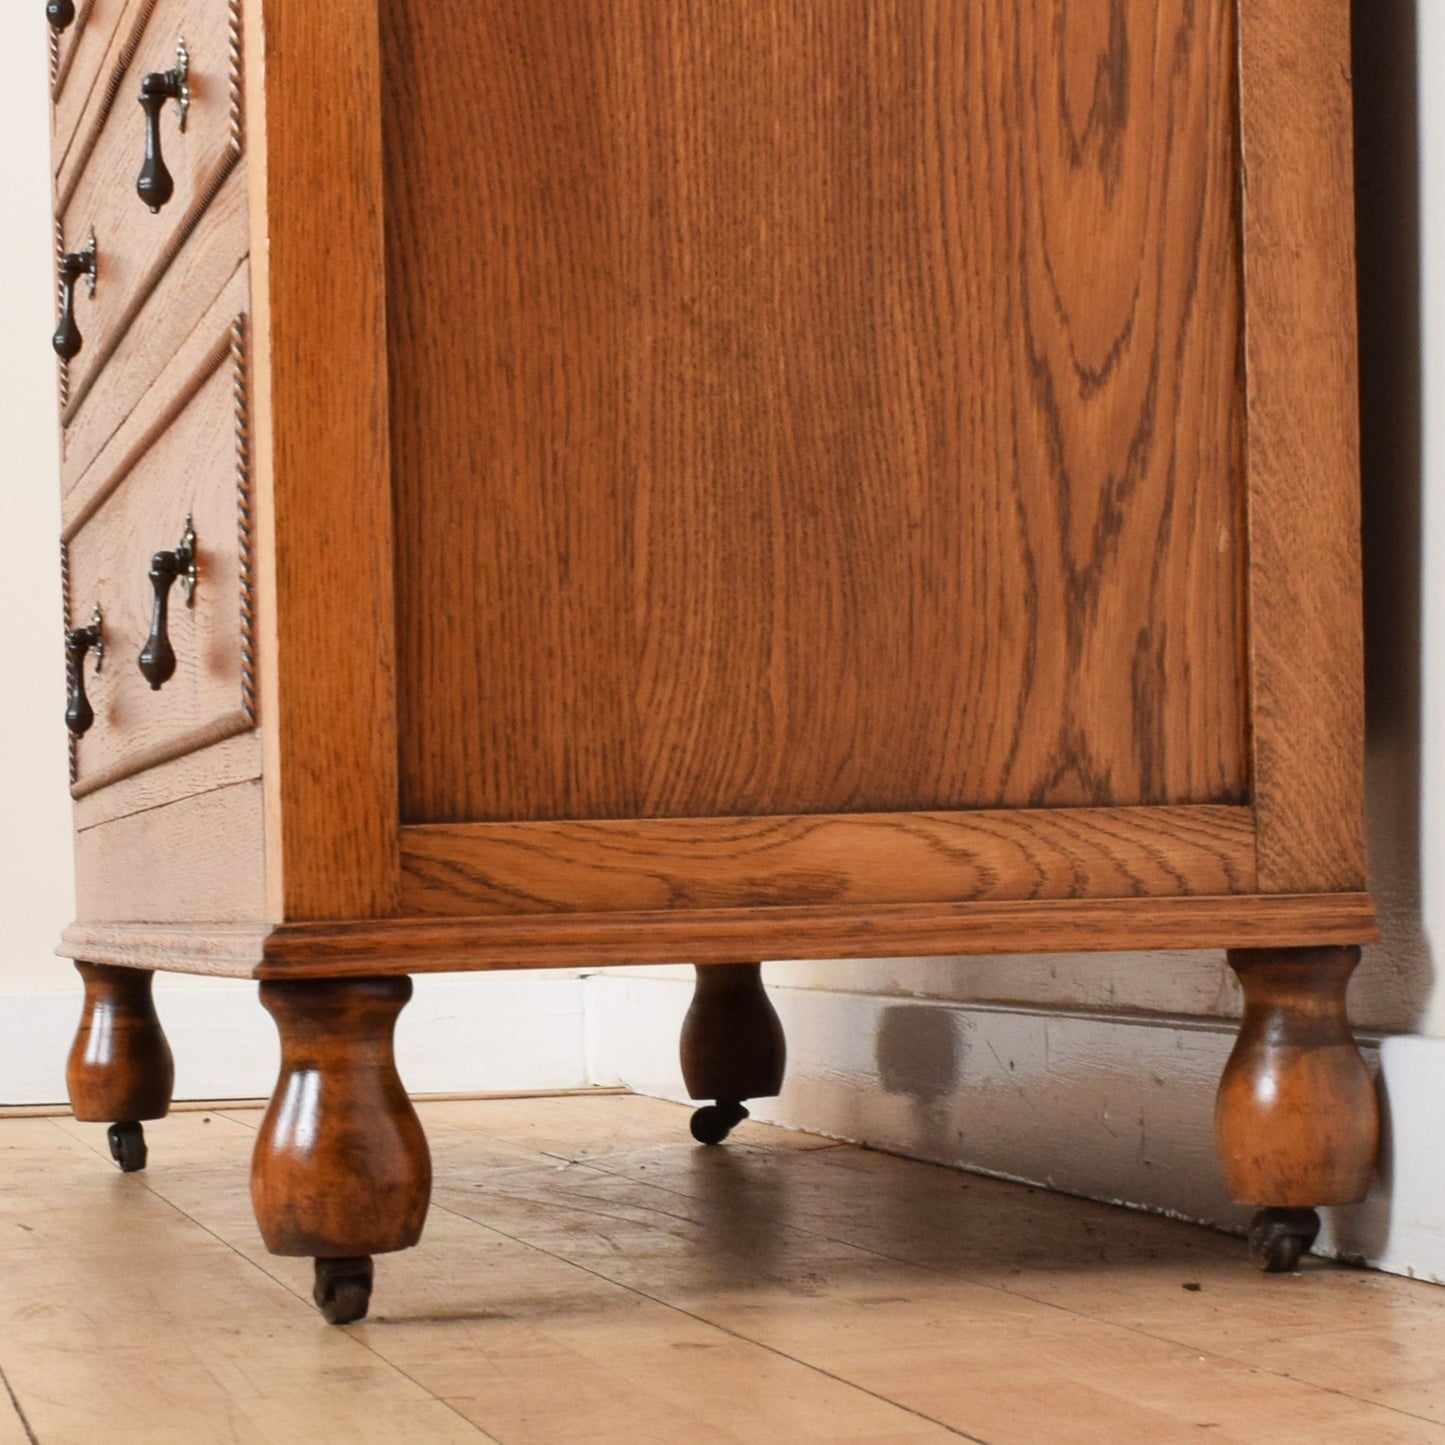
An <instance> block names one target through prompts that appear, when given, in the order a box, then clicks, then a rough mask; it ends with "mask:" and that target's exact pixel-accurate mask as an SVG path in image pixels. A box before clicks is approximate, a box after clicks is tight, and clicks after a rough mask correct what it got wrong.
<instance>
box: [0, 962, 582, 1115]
mask: <svg viewBox="0 0 1445 1445" xmlns="http://www.w3.org/2000/svg"><path fill="white" fill-rule="evenodd" d="M415 983H416V993H415V995H414V997H413V998H412V1001H411V1003H409V1004H408V1005H407V1007H406V1008H405V1009H404V1010H403V1012H402V1015H401V1021H400V1023H399V1024H398V1025H397V1036H396V1049H397V1063H398V1066H399V1068H400V1070H401V1076H402V1078H403V1079H405V1080H406V1084H407V1087H408V1088H409V1089H410V1090H411V1091H412V1092H413V1093H416V1094H453V1093H455V1094H462V1093H474V1092H475V1093H486V1092H490V1091H494V1090H525V1089H575V1088H582V1087H584V1086H585V1084H586V1082H587V1077H586V1057H587V1055H586V1036H585V1029H586V1019H585V1012H584V1002H585V989H586V984H587V980H586V979H585V978H584V977H583V976H582V975H581V974H579V973H494V974H488V975H486V976H485V977H484V978H479V977H476V976H474V975H469V976H450V975H448V976H443V977H436V978H433V977H421V978H418V979H416V980H415ZM156 1007H157V1010H158V1012H159V1013H160V1017H161V1023H162V1025H163V1027H164V1028H165V1031H166V1037H167V1038H168V1039H169V1040H170V1044H171V1049H172V1052H173V1053H174V1054H175V1058H176V1098H177V1099H251V1098H265V1097H266V1096H267V1095H269V1094H270V1092H271V1087H272V1085H273V1084H274V1083H275V1082H276V1070H277V1065H278V1062H279V1059H280V1051H279V1049H278V1047H277V1043H276V1027H275V1025H274V1024H273V1023H272V1022H271V1019H270V1017H269V1016H268V1015H267V1013H266V1011H265V1010H264V1009H263V1008H262V1007H261V1005H260V1003H259V1002H258V1000H257V996H256V986H255V985H254V984H236V985H230V986H215V985H211V986H205V987H191V988H187V987H183V986H182V987H175V986H170V987H164V988H160V987H158V988H157V990H156ZM79 1016H80V995H79V993H78V992H60V991H57V992H55V993H24V994H10V995H0V1104H54V1103H60V1102H63V1101H64V1099H65V1057H66V1054H67V1053H68V1052H69V1050H70V1041H71V1039H72V1037H73V1036H74V1034H75V1024H76V1020H77V1019H78V1018H79Z"/></svg>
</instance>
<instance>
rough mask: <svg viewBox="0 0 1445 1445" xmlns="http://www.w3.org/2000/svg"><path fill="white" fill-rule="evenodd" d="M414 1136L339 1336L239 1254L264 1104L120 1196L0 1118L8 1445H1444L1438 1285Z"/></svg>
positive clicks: (952, 1176) (912, 1198) (568, 1101)
mask: <svg viewBox="0 0 1445 1445" xmlns="http://www.w3.org/2000/svg"><path fill="white" fill-rule="evenodd" d="M421 1113H422V1116H423V1119H424V1121H425V1123H426V1126H427V1130H428V1133H429V1135H430V1138H431V1142H432V1149H433V1154H434V1157H435V1161H436V1173H437V1184H436V1192H435V1196H434V1199H433V1204H432V1212H431V1217H430V1220H429V1223H428V1225H427V1234H426V1238H425V1239H424V1240H423V1242H422V1245H421V1246H420V1247H419V1248H418V1249H415V1250H412V1251H410V1252H408V1253H406V1254H404V1255H392V1256H388V1257H386V1258H385V1259H383V1260H381V1261H380V1262H379V1265H378V1271H377V1287H376V1294H375V1296H374V1298H373V1313H372V1317H371V1319H370V1320H368V1321H367V1322H366V1323H364V1324H361V1325H357V1326H353V1327H351V1328H350V1329H345V1330H338V1329H332V1328H330V1327H328V1326H326V1325H324V1324H322V1323H321V1321H320V1319H319V1317H318V1316H317V1314H316V1313H315V1311H314V1309H313V1307H312V1305H311V1303H310V1301H309V1298H308V1295H309V1289H310V1264H309V1262H307V1261H299V1260H278V1259H272V1258H270V1257H269V1256H268V1255H267V1254H266V1253H265V1251H264V1249H263V1248H262V1245H261V1241H260V1239H259V1237H258V1236H257V1233H256V1228H255V1225H254V1223H253V1222H252V1219H251V1213H250V1207H249V1202H248V1199H247V1192H246V1170H247V1161H248V1157H249V1152H250V1147H251V1141H252V1138H253V1137H254V1132H255V1128H256V1125H257V1122H258V1120H259V1114H258V1113H257V1112H255V1111H253V1110H249V1109H231V1108H227V1109H218V1110H214V1111H210V1112H201V1111H197V1112H185V1113H180V1114H176V1115H173V1116H172V1117H171V1118H170V1119H168V1120H165V1121H164V1122H162V1123H159V1124H155V1125H152V1126H150V1127H149V1129H148V1133H149V1136H150V1141H151V1167H150V1169H149V1171H148V1172H146V1173H145V1174H139V1175H130V1176H122V1175H121V1174H119V1173H117V1172H116V1171H115V1170H114V1169H113V1167H112V1166H111V1165H110V1163H109V1160H108V1158H107V1157H104V1151H105V1140H104V1131H103V1129H101V1128H100V1127H99V1126H94V1125H84V1124H77V1123H74V1122H73V1121H71V1120H69V1119H63V1118H10V1119H4V1120H0V1372H3V1387H0V1445H15V1442H22V1441H25V1440H27V1439H29V1440H38V1441H41V1442H44V1445H62V1442H86V1445H88V1442H100V1445H122V1442H135V1445H141V1442H144V1445H169V1442H177V1445H182V1442H183V1445H205V1442H211V1441H243V1442H260V1441H276V1442H284V1445H298V1442H309V1441H346V1442H355V1441H364V1442H371V1441H376V1442H383V1441H384V1442H388V1445H390V1442H407V1445H411V1442H431V1441H438V1442H441V1441H447V1442H449V1441H469V1442H476V1441H485V1440H496V1441H502V1442H506V1445H572V1442H597V1445H602V1442H609V1445H610V1442H625V1445H652V1442H656V1445H664V1442H666V1445H674V1442H686V1445H710V1442H725V1441H726V1442H736V1441H747V1442H772V1441H779V1442H815V1441H847V1442H850V1445H882V1442H889V1445H892V1442H900V1445H903V1442H909V1445H911V1442H915V1441H933V1440H938V1441H942V1440H947V1439H960V1438H961V1439H965V1440H976V1441H987V1442H989V1445H1053V1442H1068V1445H1090V1442H1105V1445H1123V1442H1133V1441H1141V1442H1148V1445H1167V1442H1174V1441H1192V1442H1198V1441H1203V1440H1208V1441H1270V1442H1274V1441H1297V1442H1300V1445H1318V1442H1323V1441H1330V1442H1344V1445H1363V1442H1375V1441H1416V1440H1421V1441H1423V1440H1431V1441H1445V1289H1441V1288H1439V1287H1436V1286H1430V1285H1423V1284H1416V1283H1411V1282H1409V1281H1406V1280H1400V1279H1393V1278H1390V1277H1388V1276H1384V1275H1377V1274H1371V1273H1366V1272H1363V1271H1357V1270H1349V1269H1342V1268H1339V1267H1337V1266H1332V1265H1328V1264H1324V1263H1322V1262H1317V1261H1310V1262H1308V1263H1307V1265H1306V1267H1304V1268H1303V1269H1302V1270H1301V1272H1300V1273H1299V1274H1298V1275H1295V1276H1287V1277H1274V1278H1265V1277H1263V1276H1260V1275H1257V1274H1256V1273H1255V1272H1254V1271H1253V1270H1252V1269H1251V1268H1250V1267H1249V1265H1248V1264H1247V1263H1246V1261H1245V1258H1244V1246H1243V1244H1242V1242H1241V1241H1239V1240H1234V1239H1229V1238H1226V1237H1223V1236H1220V1235H1216V1234H1212V1233H1210V1232H1208V1231H1206V1230H1202V1229H1196V1228H1193V1227H1191V1226H1189V1225H1183V1224H1175V1223H1170V1222H1167V1221H1164V1220H1159V1219H1153V1218H1148V1217H1145V1216H1141V1215H1137V1214H1133V1213H1129V1212H1126V1211H1124V1210H1119V1209H1111V1208H1109V1207H1107V1206H1103V1205H1094V1204H1086V1203H1081V1202H1079V1201H1077V1200H1071V1199H1065V1198H1062V1197H1060V1196H1056V1195H1050V1194H1047V1193H1042V1192H1036V1191H1033V1190H1029V1189H1025V1188H1023V1187H1021V1186H1016V1185H1008V1184H1001V1183H997V1182H994V1181H990V1180H985V1179H979V1178H975V1177H972V1176H969V1175H965V1174H958V1173H955V1172H952V1171H950V1170H946V1169H941V1168H936V1167H933V1166H930V1165H925V1164H916V1163H911V1162H907V1161H904V1160H900V1159H894V1158H889V1157H886V1156H884V1155H881V1154H876V1153H869V1152H866V1151H864V1150H861V1149H855V1148H852V1147H849V1146H845V1145H836V1144H830V1143H828V1142H826V1141H823V1140H818V1139H813V1138H808V1137H804V1136H802V1135H796V1134H788V1133H784V1132H782V1131H780V1130H775V1129H769V1128H766V1127H763V1126H759V1125H752V1124H748V1125H744V1126H743V1127H742V1128H741V1129H740V1130H739V1131H738V1132H737V1133H736V1134H735V1135H734V1136H733V1139H732V1141H731V1142H730V1143H729V1144H728V1145H727V1146H726V1147H724V1148H722V1149H701V1148H698V1147H697V1146H695V1145H693V1144H692V1142H691V1140H690V1139H689V1138H688V1136H687V1115H686V1113H685V1112H684V1111H683V1110H682V1109H679V1108H676V1107H674V1106H672V1105H668V1104H660V1103H656V1102H653V1101H650V1100H645V1099H638V1098H632V1097H629V1096H625V1095H601V1096H596V1097H575V1096H573V1097H562V1098H549V1099H529V1100H488V1101H471V1102H460V1103H459V1102H446V1103H428V1104H425V1105H423V1106H422V1108H421ZM7 1395H8V1398H7Z"/></svg>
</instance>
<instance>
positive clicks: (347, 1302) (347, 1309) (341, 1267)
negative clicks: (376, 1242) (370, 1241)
mask: <svg viewBox="0 0 1445 1445" xmlns="http://www.w3.org/2000/svg"><path fill="white" fill-rule="evenodd" d="M374 1274H375V1271H374V1268H373V1266H372V1262H371V1256H370V1255H369V1254H361V1255H353V1256H351V1257H350V1258H347V1259H318V1260H317V1261H316V1287H315V1288H314V1289H313V1290H312V1291H311V1298H312V1299H314V1300H315V1301H316V1308H317V1309H319V1310H320V1311H321V1315H322V1318H323V1319H324V1320H325V1321H326V1323H327V1324H328V1325H354V1324H355V1323H356V1322H357V1320H362V1319H365V1318H366V1311H367V1310H368V1309H369V1308H370V1306H371V1282H372V1278H373V1276H374Z"/></svg>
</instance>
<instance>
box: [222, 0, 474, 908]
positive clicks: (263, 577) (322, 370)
mask: <svg viewBox="0 0 1445 1445" xmlns="http://www.w3.org/2000/svg"><path fill="white" fill-rule="evenodd" d="M263 18H264V25H263V23H262V22H263ZM245 20H246V46H247V53H248V55H249V56H250V57H251V62H250V63H248V65H247V67H246V82H247V91H246V113H247V117H248V125H249V127H250V129H251V137H252V154H253V155H254V156H256V157H257V158H258V159H259V160H260V165H259V166H258V168H257V170H256V172H255V174H254V176H253V177H252V192H251V235H252V248H251V256H252V264H253V267H254V277H255V287H254V303H255V309H254V313H253V314H254V321H255V348H254V356H255V361H256V365H255V368H254V372H253V375H252V383H253V401H254V417H255V423H254V430H253V438H254V447H253V457H252V462H253V470H254V476H255V495H256V528H255V531H256V542H257V556H256V573H257V580H258V586H259V589H260V595H259V597H258V618H259V626H258V633H257V640H258V653H259V664H260V684H261V688H260V690H261V695H262V705H263V709H264V712H265V727H264V729H263V736H264V746H265V750H266V751H265V785H266V789H267V795H266V808H267V849H268V853H267V856H268V868H269V874H268V880H267V888H268V896H269V898H270V906H271V909H272V916H273V917H278V918H279V917H290V918H358V917H360V918H365V917H371V916H375V915H378V914H380V915H386V914H389V913H391V912H393V911H394V910H395V906H396V892H397V876H398V871H399V864H398V856H397V854H398V845H397V828H398V821H397V781H396V704H395V676H394V671H393V669H394V657H395V645H394V641H393V604H392V586H393V563H392V545H391V544H392V497H391V489H390V481H391V453H390V449H389V441H388V437H389V432H388V425H387V411H388V405H387V372H386V292H385V275H384V269H383V244H384V236H383V229H382V219H381V203H382V181H381V118H380V110H381V104H382V90H381V82H380V71H379V66H380V57H379V54H378V43H377V22H376V6H375V4H374V3H371V0H366V3H362V4H356V5H341V6H337V5H317V4H315V3H314V0H267V3H266V5H265V10H264V17H263V14H262V9H261V6H259V5H254V4H253V5H249V6H248V7H247V8H246V10H245ZM446 225H447V226H448V227H449V226H450V225H451V221H450V219H448V221H447V223H446Z"/></svg>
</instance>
